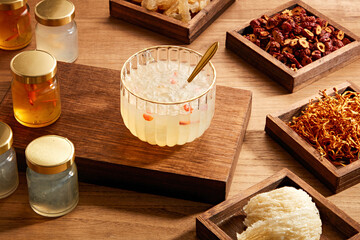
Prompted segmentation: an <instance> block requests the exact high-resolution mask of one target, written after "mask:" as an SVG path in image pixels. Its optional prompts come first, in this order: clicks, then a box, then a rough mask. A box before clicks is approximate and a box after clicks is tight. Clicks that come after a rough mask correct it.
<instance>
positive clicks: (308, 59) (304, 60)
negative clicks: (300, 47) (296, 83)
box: [301, 56, 312, 66]
mask: <svg viewBox="0 0 360 240" xmlns="http://www.w3.org/2000/svg"><path fill="white" fill-rule="evenodd" d="M310 63H312V60H311V58H310V57H308V56H304V58H303V59H302V60H301V64H302V65H303V66H306V65H308V64H310Z"/></svg>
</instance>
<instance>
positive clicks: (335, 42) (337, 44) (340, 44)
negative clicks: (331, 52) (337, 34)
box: [333, 39, 344, 48]
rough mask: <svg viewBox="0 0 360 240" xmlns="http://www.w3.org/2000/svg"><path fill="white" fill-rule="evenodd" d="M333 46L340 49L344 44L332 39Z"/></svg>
mask: <svg viewBox="0 0 360 240" xmlns="http://www.w3.org/2000/svg"><path fill="white" fill-rule="evenodd" d="M333 46H335V47H339V48H341V47H343V46H344V43H343V42H342V41H340V40H339V39H334V40H333Z"/></svg>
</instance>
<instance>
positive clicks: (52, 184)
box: [25, 135, 79, 217]
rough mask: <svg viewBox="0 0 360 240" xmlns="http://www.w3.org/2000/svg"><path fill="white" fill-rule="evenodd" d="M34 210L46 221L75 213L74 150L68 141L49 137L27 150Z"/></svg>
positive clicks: (54, 136)
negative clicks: (46, 219) (48, 218)
mask: <svg viewBox="0 0 360 240" xmlns="http://www.w3.org/2000/svg"><path fill="white" fill-rule="evenodd" d="M25 157H26V164H27V166H28V168H27V170H26V179H27V184H28V189H29V202H30V206H31V208H32V209H33V210H34V211H35V212H36V213H38V214H40V215H42V216H46V217H58V216H62V215H65V214H67V213H69V212H70V211H72V210H73V209H74V208H75V207H76V205H77V203H78V201H79V190H78V174H77V169H76V164H75V162H74V160H75V148H74V145H73V144H72V142H71V141H70V140H68V139H67V138H64V137H61V136H56V135H46V136H42V137H39V138H37V139H35V140H33V141H32V142H31V143H30V144H29V145H28V146H27V147H26V149H25Z"/></svg>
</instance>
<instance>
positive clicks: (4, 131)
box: [0, 122, 13, 155]
mask: <svg viewBox="0 0 360 240" xmlns="http://www.w3.org/2000/svg"><path fill="white" fill-rule="evenodd" d="M0 133H1V135H0V155H1V154H3V153H5V152H6V151H8V150H9V149H10V148H11V146H12V144H13V132H12V131H11V128H10V127H9V125H7V124H6V123H3V122H0Z"/></svg>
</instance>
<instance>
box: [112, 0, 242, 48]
mask: <svg viewBox="0 0 360 240" xmlns="http://www.w3.org/2000/svg"><path fill="white" fill-rule="evenodd" d="M234 2H235V0H212V1H211V2H210V3H209V5H207V6H206V7H205V8H204V9H202V10H201V11H200V12H198V13H197V14H196V15H195V17H194V18H192V19H191V20H190V21H189V22H188V23H184V22H182V21H180V20H177V19H174V18H172V17H169V16H166V15H164V14H161V13H157V12H152V11H148V10H147V9H145V8H143V7H141V6H139V5H136V4H134V3H131V2H129V1H127V0H110V15H111V16H112V17H115V18H120V19H122V20H124V21H127V22H130V23H133V24H136V25H139V26H141V27H144V28H148V29H150V30H152V31H155V32H158V33H160V34H163V35H165V36H168V37H170V38H174V39H177V40H179V41H180V42H182V43H186V44H190V43H191V42H192V41H194V40H195V39H196V38H197V37H198V36H199V35H200V34H201V33H202V32H203V31H204V30H205V29H206V28H207V27H208V26H209V25H210V24H211V23H212V22H214V21H215V19H216V18H218V17H219V16H220V15H221V14H222V13H223V12H224V11H225V10H226V9H227V8H228V7H229V6H230V5H231V4H233V3H234Z"/></svg>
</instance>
